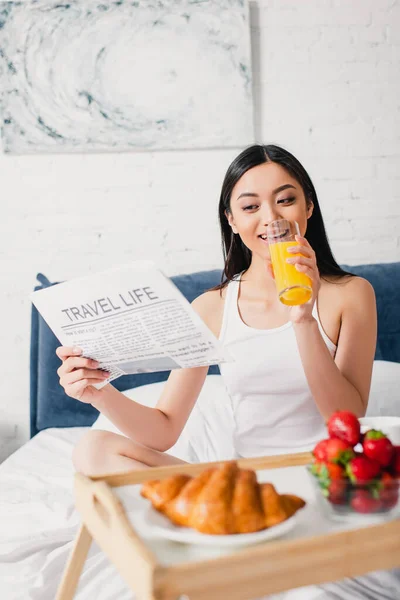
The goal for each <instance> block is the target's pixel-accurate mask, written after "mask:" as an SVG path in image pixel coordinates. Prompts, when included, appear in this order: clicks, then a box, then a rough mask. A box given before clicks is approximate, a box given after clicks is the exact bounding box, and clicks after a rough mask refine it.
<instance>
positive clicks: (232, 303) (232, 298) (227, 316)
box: [219, 273, 242, 341]
mask: <svg viewBox="0 0 400 600" xmlns="http://www.w3.org/2000/svg"><path fill="white" fill-rule="evenodd" d="M241 276H242V274H241V273H239V274H238V275H235V277H234V278H233V279H232V280H231V281H230V282H229V283H228V285H227V286H226V293H225V302H224V312H223V316H222V325H221V331H220V334H219V339H220V340H221V341H223V340H224V339H225V336H226V332H227V330H228V327H229V323H230V322H231V321H232V320H235V317H236V318H237V317H238V310H237V302H238V296H239V287H240V279H241Z"/></svg>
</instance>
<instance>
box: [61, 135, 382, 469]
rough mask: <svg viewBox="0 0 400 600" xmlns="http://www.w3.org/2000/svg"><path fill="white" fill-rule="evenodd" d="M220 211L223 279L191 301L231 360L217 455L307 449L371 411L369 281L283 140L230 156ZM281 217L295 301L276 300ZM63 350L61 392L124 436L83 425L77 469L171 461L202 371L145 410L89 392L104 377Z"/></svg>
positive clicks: (176, 377)
mask: <svg viewBox="0 0 400 600" xmlns="http://www.w3.org/2000/svg"><path fill="white" fill-rule="evenodd" d="M219 216H220V225H221V232H222V240H223V247H224V254H225V267H224V276H223V280H222V282H221V284H220V285H219V286H217V287H216V288H215V289H213V290H210V291H208V292H206V293H205V294H202V295H201V296H199V297H198V298H197V299H196V300H195V301H194V302H193V307H194V309H195V310H196V311H197V312H198V314H199V315H200V317H201V318H202V319H203V320H204V322H205V323H206V324H207V325H208V327H209V328H210V330H211V331H212V332H213V333H214V334H215V335H216V336H217V337H219V338H220V340H221V341H222V343H223V344H224V346H225V347H226V348H227V350H228V352H229V354H230V355H231V356H232V359H233V360H232V362H227V363H223V364H221V365H220V371H221V375H222V377H223V379H224V383H225V387H226V389H227V392H228V394H229V400H230V402H229V406H227V407H226V410H227V411H229V412H230V413H231V414H232V419H229V420H228V419H227V422H229V423H234V425H233V426H232V427H231V428H228V429H227V430H226V431H221V435H224V436H226V438H227V439H229V442H230V443H229V444H227V447H230V448H231V449H232V451H231V454H230V456H226V457H224V458H238V457H248V456H260V455H271V454H279V453H285V452H300V451H303V450H310V449H312V448H313V447H314V445H315V443H316V442H317V441H318V440H320V439H322V438H323V437H325V434H326V429H325V421H326V420H327V418H329V416H330V415H331V414H332V413H333V412H334V411H335V410H338V409H343V410H350V411H352V412H354V413H355V414H357V415H358V416H362V415H364V414H365V412H366V408H367V403H368V395H369V388H370V381H371V372H372V364H373V357H374V352H375V344H376V306H375V296H374V292H373V288H372V286H371V285H370V284H369V283H368V282H367V281H366V280H364V279H361V278H359V277H353V276H351V275H350V274H349V273H347V272H345V271H343V270H342V269H341V268H340V267H339V265H338V264H337V263H336V261H335V259H334V257H333V255H332V252H331V250H330V247H329V243H328V239H327V236H326V233H325V227H324V223H323V220H322V215H321V211H320V208H319V203H318V198H317V194H316V192H315V189H314V186H313V184H312V182H311V180H310V178H309V176H308V174H307V172H306V171H305V169H304V168H303V166H302V165H301V164H300V163H299V161H298V160H297V159H296V158H295V157H294V156H292V155H291V154H290V153H289V152H287V151H286V150H284V149H282V148H279V147H278V146H261V145H255V146H251V147H249V148H247V149H246V150H244V151H243V152H242V153H241V154H240V155H239V156H238V157H237V158H236V159H235V160H234V161H233V162H232V164H231V165H230V167H229V168H228V171H227V173H226V176H225V179H224V182H223V185H222V192H221V198H220V204H219ZM282 218H284V219H286V220H287V221H288V222H290V223H291V222H293V221H296V222H297V223H298V227H299V233H300V235H297V236H296V238H295V243H294V246H293V247H292V248H291V249H290V250H291V251H292V254H293V256H291V254H289V258H287V259H286V260H287V262H288V264H290V263H291V264H292V265H295V268H296V270H297V271H298V272H299V273H302V274H305V275H307V277H308V278H309V279H308V280H309V281H310V287H311V291H312V294H311V297H310V299H309V301H308V302H305V303H304V304H302V305H298V306H285V305H284V304H283V303H282V302H281V301H280V299H279V296H278V294H277V290H276V282H275V280H274V276H273V271H272V268H271V257H270V249H269V244H268V240H266V239H265V235H266V232H267V231H268V228H269V227H270V225H271V223H272V222H273V221H276V220H277V219H282ZM58 355H59V357H60V358H61V359H62V361H63V364H62V366H61V367H60V368H59V370H58V373H59V375H60V382H61V385H62V386H63V387H64V389H65V391H66V393H67V394H68V395H70V396H72V397H74V398H76V399H78V400H80V401H81V402H88V403H91V404H92V405H93V406H94V407H95V408H97V409H98V410H99V411H100V412H102V413H104V414H105V415H106V416H107V417H108V418H109V419H110V420H111V421H112V422H113V423H114V424H115V425H116V426H117V427H118V428H119V429H120V431H122V432H123V433H124V434H125V436H126V437H124V438H122V437H121V436H118V435H116V434H111V433H107V434H105V435H99V432H93V431H92V432H89V433H88V434H87V436H86V437H84V438H83V439H82V442H81V443H80V444H79V446H78V447H77V448H76V449H75V453H74V461H75V465H76V467H77V469H79V470H81V471H83V472H85V473H88V474H90V475H96V474H97V473H102V472H113V471H125V470H129V469H132V468H143V466H156V465H159V464H165V463H166V461H167V462H173V460H174V459H173V457H171V456H170V455H168V456H167V455H165V454H164V451H165V450H168V449H169V448H171V447H172V446H173V445H174V444H175V442H176V441H177V439H178V438H179V436H180V434H181V432H182V430H183V428H184V426H185V423H186V421H187V419H188V417H189V415H190V413H191V411H192V409H193V406H194V405H195V403H196V401H197V398H198V396H199V393H200V390H201V389H202V386H203V384H204V380H205V377H206V374H207V367H200V368H196V369H182V370H177V371H173V372H172V373H171V374H170V376H169V379H168V381H167V383H166V385H165V387H164V390H163V392H162V394H161V397H160V399H159V401H158V404H157V407H156V408H147V407H143V406H141V405H140V404H138V403H136V402H132V401H130V400H128V399H127V398H126V397H125V396H124V395H123V394H121V393H120V392H118V391H117V390H116V389H114V388H113V386H112V385H107V386H104V387H103V388H102V389H101V390H97V389H96V388H94V387H93V386H92V385H91V383H95V382H96V380H97V378H99V377H100V375H101V374H99V371H98V370H97V369H96V366H95V365H92V364H89V363H88V362H87V361H86V359H84V358H83V357H80V356H79V352H78V353H76V352H75V353H74V352H73V351H72V349H70V348H60V349H59V350H58ZM216 458H217V457H216ZM218 458H221V457H218Z"/></svg>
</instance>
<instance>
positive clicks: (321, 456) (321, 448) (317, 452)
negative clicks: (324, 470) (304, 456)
mask: <svg viewBox="0 0 400 600" xmlns="http://www.w3.org/2000/svg"><path fill="white" fill-rule="evenodd" d="M328 442H329V438H328V439H327V440H321V441H320V442H318V444H317V445H316V446H315V448H314V450H313V451H312V453H313V455H314V457H315V459H316V460H317V461H324V460H326V449H325V448H326V445H327V443H328Z"/></svg>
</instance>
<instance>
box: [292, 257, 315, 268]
mask: <svg viewBox="0 0 400 600" xmlns="http://www.w3.org/2000/svg"><path fill="white" fill-rule="evenodd" d="M286 262H287V263H288V264H289V265H307V266H308V267H310V268H315V267H316V265H315V261H314V259H312V258H306V257H305V256H292V257H290V258H287V259H286Z"/></svg>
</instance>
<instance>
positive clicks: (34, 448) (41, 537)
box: [0, 379, 400, 600]
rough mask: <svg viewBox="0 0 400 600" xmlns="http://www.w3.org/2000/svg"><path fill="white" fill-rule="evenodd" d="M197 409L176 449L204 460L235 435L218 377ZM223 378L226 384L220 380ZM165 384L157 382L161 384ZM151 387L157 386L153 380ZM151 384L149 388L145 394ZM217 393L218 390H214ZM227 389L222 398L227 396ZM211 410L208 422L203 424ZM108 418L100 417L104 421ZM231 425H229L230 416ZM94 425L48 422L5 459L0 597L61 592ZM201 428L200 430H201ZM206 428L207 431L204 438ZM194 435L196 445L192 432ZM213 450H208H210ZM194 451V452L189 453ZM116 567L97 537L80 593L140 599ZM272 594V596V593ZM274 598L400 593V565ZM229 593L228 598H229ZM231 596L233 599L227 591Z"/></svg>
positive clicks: (356, 599) (22, 599)
mask: <svg viewBox="0 0 400 600" xmlns="http://www.w3.org/2000/svg"><path fill="white" fill-rule="evenodd" d="M210 383H211V384H212V385H211V387H210V385H207V388H206V389H205V393H207V392H208V396H207V398H204V399H203V400H202V402H200V404H199V407H198V410H199V411H200V412H196V413H194V414H193V415H192V417H191V424H190V423H189V428H188V430H187V431H186V433H185V435H186V440H185V436H183V438H182V440H181V444H180V445H179V444H178V446H177V448H176V451H177V452H176V453H177V454H180V455H181V457H182V458H185V453H186V452H188V451H189V452H190V453H192V452H195V453H201V454H202V453H203V452H204V453H205V456H204V457H201V458H202V459H203V460H208V459H211V460H212V459H213V455H214V456H216V455H218V454H221V455H224V454H225V453H227V452H229V447H228V446H229V444H228V441H227V440H228V436H221V435H220V436H219V441H218V444H219V445H218V446H213V445H212V440H215V437H214V435H213V430H215V427H216V424H217V420H218V418H220V417H223V410H222V405H221V410H220V408H218V410H217V413H218V411H219V413H218V414H219V416H218V414H217V413H216V414H214V415H212V414H211V413H209V412H207V411H208V409H207V403H208V402H210V401H211V400H212V403H213V404H215V398H216V396H215V395H214V394H217V388H213V387H212V386H213V385H214V383H217V381H216V380H214V379H213V380H210ZM219 383H220V382H219V381H218V385H219ZM156 385H157V384H156ZM148 387H150V386H148ZM146 393H147V392H146V390H144V389H143V390H142V392H141V394H142V396H143V400H144V402H145V401H146V399H145V398H144V396H145V395H146ZM210 394H211V396H210ZM220 394H221V390H219V392H218V396H217V397H218V398H219V400H221V395H220ZM201 411H203V413H204V414H203V416H204V419H203V420H202V424H201V427H200V426H198V427H197V425H195V424H196V423H197V422H198V421H199V415H200V413H201ZM102 425H105V426H106V425H107V423H105V422H104V419H103V418H102V417H100V419H99V422H98V427H99V428H101V426H102ZM225 425H227V423H226V421H225ZM85 431H86V428H69V429H48V430H45V431H42V432H40V433H39V434H38V435H37V436H36V437H35V438H33V439H32V440H30V441H29V442H28V443H27V444H25V445H24V446H23V447H21V448H20V449H19V450H17V451H16V452H15V453H14V454H13V455H12V456H10V457H9V458H8V459H7V460H6V461H5V462H4V463H3V464H2V465H0V600H54V599H55V596H56V591H57V588H58V585H59V582H60V579H61V576H62V572H63V570H64V568H65V564H66V561H67V558H68V556H69V554H70V551H71V548H72V544H73V539H74V537H75V534H76V532H77V529H78V526H79V522H80V519H79V515H78V514H77V513H76V511H75V509H74V500H73V492H72V485H73V467H72V463H71V453H72V449H73V446H74V445H75V444H76V442H77V441H78V440H79V438H80V436H82V435H83V433H84V432H85ZM196 431H197V438H196ZM204 436H205V438H204ZM189 438H191V439H192V441H193V444H194V446H193V448H192V449H191V450H190V448H189V450H188V445H187V439H189ZM207 455H208V456H207ZM186 458H191V457H190V456H187V457H186ZM132 597H133V596H132V592H130V591H129V590H128V589H127V586H126V584H125V582H124V581H123V580H122V578H121V576H120V575H119V573H118V572H117V571H116V569H115V567H114V566H113V565H112V564H110V562H109V560H108V558H107V557H106V556H105V555H104V554H103V553H102V552H101V551H100V550H99V549H98V547H97V545H96V544H95V543H93V544H92V548H91V550H90V552H89V556H88V558H87V560H86V563H85V566H84V570H83V572H82V575H81V577H80V581H79V586H78V590H77V593H76V596H75V598H76V600H92V599H96V600H114V599H115V600H117V599H118V600H125V599H128V598H129V599H132ZM271 598H272V597H271ZM273 598H274V600H278V598H279V600H283V599H284V600H366V599H367V600H395V599H397V600H398V599H399V598H400V569H397V570H394V571H392V572H385V573H382V572H380V573H376V574H371V575H369V576H367V577H363V578H358V579H357V580H346V582H344V583H341V584H330V585H326V586H324V587H318V586H313V587H312V588H301V589H298V590H292V591H290V592H287V593H284V594H280V595H276V596H274V597H273ZM221 600H225V599H221ZM226 600H228V599H226Z"/></svg>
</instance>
